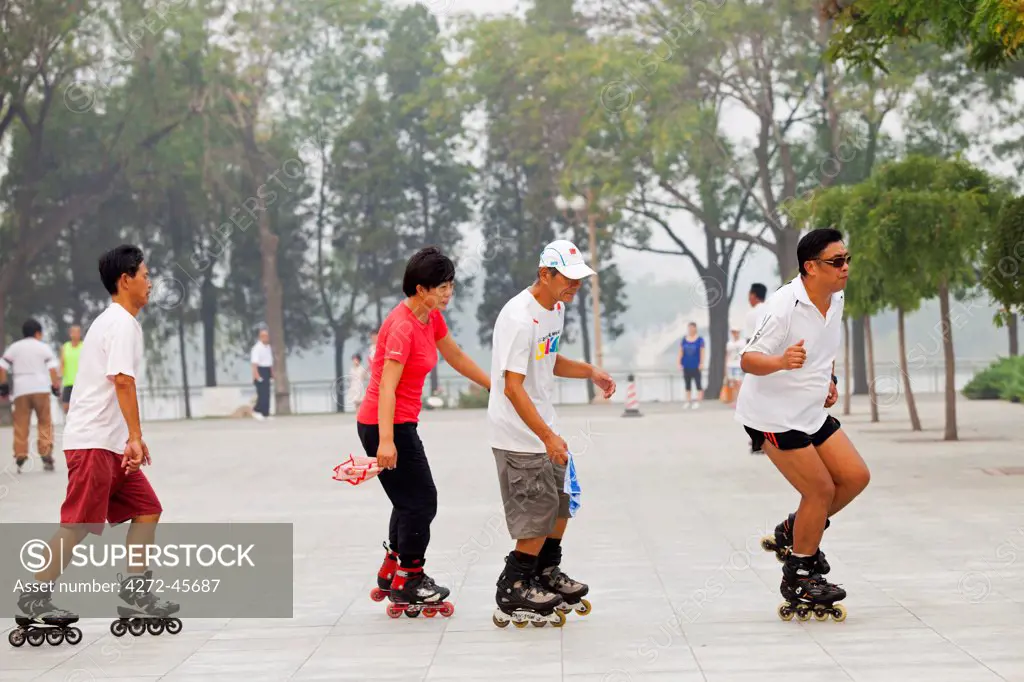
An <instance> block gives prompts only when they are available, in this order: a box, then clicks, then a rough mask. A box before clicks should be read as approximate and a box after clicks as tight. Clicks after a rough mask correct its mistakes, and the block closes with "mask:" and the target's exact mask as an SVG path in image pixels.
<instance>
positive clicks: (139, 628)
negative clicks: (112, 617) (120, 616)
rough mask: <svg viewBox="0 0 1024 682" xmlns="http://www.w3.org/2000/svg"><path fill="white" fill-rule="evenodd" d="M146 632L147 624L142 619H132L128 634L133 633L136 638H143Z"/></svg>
mask: <svg viewBox="0 0 1024 682" xmlns="http://www.w3.org/2000/svg"><path fill="white" fill-rule="evenodd" d="M145 631H146V624H145V623H144V622H143V621H142V619H141V618H132V619H131V620H130V621H129V622H128V632H130V633H132V636H134V637H141V636H142V634H143V633H144V632H145Z"/></svg>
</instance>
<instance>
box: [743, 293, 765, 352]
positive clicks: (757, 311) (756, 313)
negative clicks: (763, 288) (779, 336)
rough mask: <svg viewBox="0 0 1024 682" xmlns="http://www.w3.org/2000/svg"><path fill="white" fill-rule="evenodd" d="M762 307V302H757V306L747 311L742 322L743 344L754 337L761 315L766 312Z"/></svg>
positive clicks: (763, 303)
mask: <svg viewBox="0 0 1024 682" xmlns="http://www.w3.org/2000/svg"><path fill="white" fill-rule="evenodd" d="M764 306H765V302H764V301H758V303H757V305H755V306H754V307H753V308H751V309H750V310H748V311H747V317H746V318H745V319H744V320H743V342H744V343H746V342H748V341H750V339H751V338H753V336H754V332H756V331H757V327H758V325H759V323H760V322H761V315H763V314H764V312H765V310H767V308H765V307H764Z"/></svg>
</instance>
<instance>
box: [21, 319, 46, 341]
mask: <svg viewBox="0 0 1024 682" xmlns="http://www.w3.org/2000/svg"><path fill="white" fill-rule="evenodd" d="M42 331H43V325H41V324H39V320H37V319H35V318H34V317H30V318H28V319H27V320H25V324H23V325H21V335H22V336H24V337H25V338H26V339H27V338H29V337H30V336H35V335H36V334H39V333H40V332H42Z"/></svg>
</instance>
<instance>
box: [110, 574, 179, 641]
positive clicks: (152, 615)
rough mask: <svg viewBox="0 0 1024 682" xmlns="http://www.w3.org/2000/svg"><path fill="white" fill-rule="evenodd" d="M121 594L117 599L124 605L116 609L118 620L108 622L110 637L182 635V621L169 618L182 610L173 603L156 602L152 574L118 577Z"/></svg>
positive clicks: (159, 600) (158, 600)
mask: <svg viewBox="0 0 1024 682" xmlns="http://www.w3.org/2000/svg"><path fill="white" fill-rule="evenodd" d="M117 579H118V581H120V583H121V591H120V592H119V593H118V596H119V597H120V598H121V600H122V601H124V602H125V603H126V604H128V605H127V606H118V607H117V615H118V616H119V618H118V619H117V620H115V621H113V622H111V623H110V634H112V635H114V636H115V637H123V636H124V635H125V633H126V632H130V633H131V634H132V635H133V636H135V637H139V636H140V635H142V634H143V633H144V632H147V631H148V632H149V634H151V635H159V634H161V633H162V632H163V631H164V630H166V631H167V633H168V634H170V635H176V634H178V633H179V632H181V620H179V619H178V618H172V617H171V616H172V614H175V613H177V612H178V609H180V608H181V607H180V606H179V605H178V604H175V603H174V602H169V601H165V600H163V599H157V597H156V595H154V594H153V592H152V589H153V571H146V572H145V573H135V574H132V575H129V576H122V575H121V574H118V576H117Z"/></svg>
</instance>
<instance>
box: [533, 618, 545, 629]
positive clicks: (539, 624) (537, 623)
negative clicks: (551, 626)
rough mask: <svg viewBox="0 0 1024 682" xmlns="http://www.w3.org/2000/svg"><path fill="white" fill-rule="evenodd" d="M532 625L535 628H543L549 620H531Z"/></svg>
mask: <svg viewBox="0 0 1024 682" xmlns="http://www.w3.org/2000/svg"><path fill="white" fill-rule="evenodd" d="M530 625H532V626H533V627H535V628H542V627H544V626H545V625H547V622H546V621H543V620H531V621H530Z"/></svg>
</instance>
